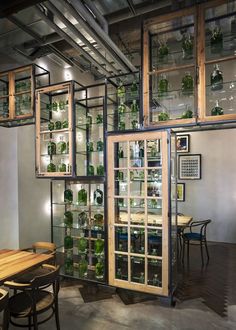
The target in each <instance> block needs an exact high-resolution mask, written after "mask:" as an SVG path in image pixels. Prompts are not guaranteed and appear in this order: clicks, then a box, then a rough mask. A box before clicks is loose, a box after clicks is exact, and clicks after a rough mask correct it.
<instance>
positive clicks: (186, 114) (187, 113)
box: [181, 106, 193, 119]
mask: <svg viewBox="0 0 236 330" xmlns="http://www.w3.org/2000/svg"><path fill="white" fill-rule="evenodd" d="M187 118H193V111H192V110H191V107H190V106H187V110H186V111H184V113H183V114H182V116H181V119H187Z"/></svg>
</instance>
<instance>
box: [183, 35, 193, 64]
mask: <svg viewBox="0 0 236 330" xmlns="http://www.w3.org/2000/svg"><path fill="white" fill-rule="evenodd" d="M182 51H183V58H185V59H191V58H192V57H193V39H192V38H191V36H190V34H189V33H188V34H187V35H185V36H184V37H183V40H182Z"/></svg>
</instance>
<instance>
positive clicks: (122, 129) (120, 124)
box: [118, 120, 125, 131]
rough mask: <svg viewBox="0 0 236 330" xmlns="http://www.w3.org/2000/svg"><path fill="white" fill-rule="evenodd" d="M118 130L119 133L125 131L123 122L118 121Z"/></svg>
mask: <svg viewBox="0 0 236 330" xmlns="http://www.w3.org/2000/svg"><path fill="white" fill-rule="evenodd" d="M118 130H119V131H124V130H125V122H124V121H123V120H119V125H118Z"/></svg>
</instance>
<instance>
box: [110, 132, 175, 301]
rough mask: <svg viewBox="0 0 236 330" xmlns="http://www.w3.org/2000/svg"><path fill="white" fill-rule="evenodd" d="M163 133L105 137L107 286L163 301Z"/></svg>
mask: <svg viewBox="0 0 236 330" xmlns="http://www.w3.org/2000/svg"><path fill="white" fill-rule="evenodd" d="M167 138H168V134H167V132H143V133H136V134H132V135H131V134H128V135H120V136H119V135H116V136H109V137H108V148H107V150H108V159H109V163H108V205H109V208H108V224H109V247H108V249H109V265H110V269H109V284H111V285H114V286H117V287H122V288H127V289H131V290H136V291H143V292H149V293H156V294H161V295H165V296H168V294H169V291H168V285H169V277H168V274H169V260H168V249H169V236H168V208H169V202H168V201H169V199H168V180H169V172H168V166H167V161H168V152H167V150H168V145H167Z"/></svg>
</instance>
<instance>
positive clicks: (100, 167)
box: [97, 164, 104, 175]
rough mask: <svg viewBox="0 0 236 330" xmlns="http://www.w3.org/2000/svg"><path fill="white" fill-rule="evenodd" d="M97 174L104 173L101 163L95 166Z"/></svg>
mask: <svg viewBox="0 0 236 330" xmlns="http://www.w3.org/2000/svg"><path fill="white" fill-rule="evenodd" d="M97 175H104V166H103V165H102V164H99V165H98V166H97Z"/></svg>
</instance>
